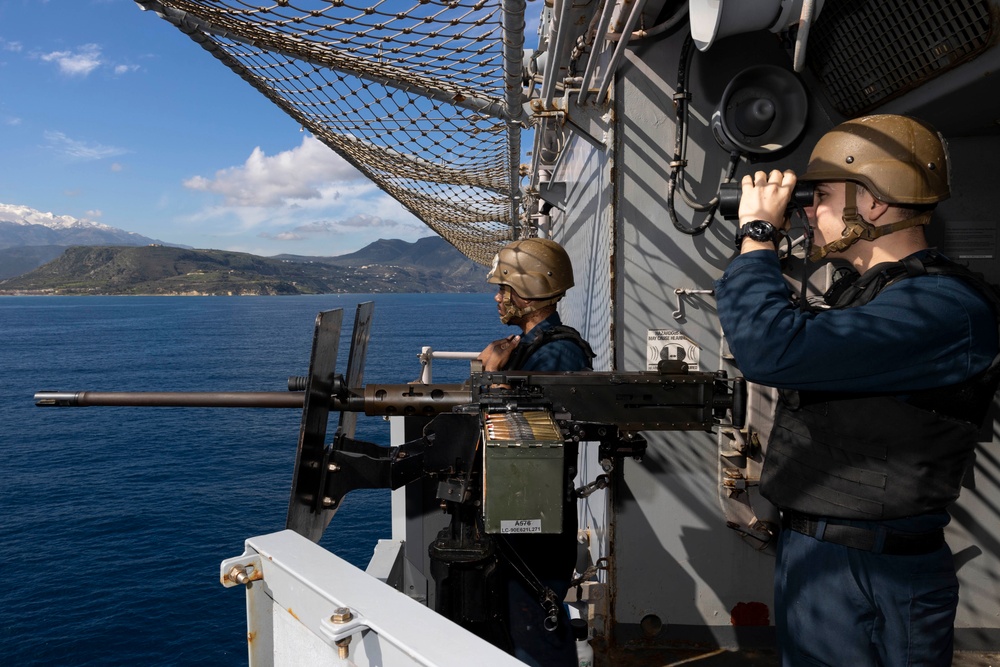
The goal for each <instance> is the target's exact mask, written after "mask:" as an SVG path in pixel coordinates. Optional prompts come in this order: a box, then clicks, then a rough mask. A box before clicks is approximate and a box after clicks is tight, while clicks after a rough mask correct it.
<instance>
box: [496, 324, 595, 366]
mask: <svg viewBox="0 0 1000 667" xmlns="http://www.w3.org/2000/svg"><path fill="white" fill-rule="evenodd" d="M556 340H571V341H573V342H574V343H576V344H577V345H578V346H579V347H580V349H581V350H583V355H584V357H586V359H587V368H588V369H590V370H593V363H592V360H593V359H594V357H595V356H597V355H595V354H594V351H593V350H592V349H591V348H590V344H589V343H588V342H587V341H585V340H584V339H583V336H581V335H580V332H579V331H577V330H576V329H574V328H573V327H568V326H566V325H565V324H557V325H556V326H554V327H551V328H549V329H546V330H545V331H543V332H542V334H541V335H540V336H538V337H537V338H535V340H533V341H531V343H529V344H527V345H518V346H517V347H516V348H514V352H512V353H511V355H510V358H509V359H508V360H507V363H506V364H505V365H504V367H503V370H505V371H506V370H512V371H519V370H521V368H522V367H523V366H524V363H525V362H526V361H527V360H528V357H530V356H531V355H532V354H534V353H535V350H537V349H538V348H540V347H541V346H542V345H545V344H547V343H550V342H552V341H556Z"/></svg>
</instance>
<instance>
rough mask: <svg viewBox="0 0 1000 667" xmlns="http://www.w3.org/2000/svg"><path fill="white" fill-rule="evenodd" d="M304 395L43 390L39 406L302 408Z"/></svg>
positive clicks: (286, 393)
mask: <svg viewBox="0 0 1000 667" xmlns="http://www.w3.org/2000/svg"><path fill="white" fill-rule="evenodd" d="M304 396H305V395H304V394H302V393H290V392H284V391H39V392H36V393H35V405H37V406H39V407H49V406H54V407H71V408H86V407H94V406H126V407H143V408H145V407H176V408H299V409H300V410H301V409H302V401H303V398H304Z"/></svg>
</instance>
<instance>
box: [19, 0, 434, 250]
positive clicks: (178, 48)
mask: <svg viewBox="0 0 1000 667" xmlns="http://www.w3.org/2000/svg"><path fill="white" fill-rule="evenodd" d="M0 203H3V204H13V205H23V206H29V207H31V208H34V209H38V210H40V211H43V212H50V213H53V214H55V215H70V216H73V217H76V218H81V219H85V220H90V221H93V222H99V223H102V224H106V225H110V226H112V227H118V228H120V229H124V230H127V231H130V232H137V233H139V234H143V235H145V236H149V237H151V238H155V239H160V240H162V241H165V242H167V243H177V244H184V245H189V246H193V247H196V248H218V249H226V250H237V251H242V252H251V253H255V254H259V255H265V256H269V255H276V254H280V253H292V254H299V255H340V254H344V253H348V252H353V251H354V250H357V249H358V248H361V247H363V246H365V245H367V244H368V243H370V242H372V241H374V240H376V239H379V238H399V239H404V240H407V241H415V240H416V239H418V238H420V237H423V236H430V235H431V234H432V232H431V231H430V229H428V228H427V227H426V226H425V225H423V224H422V223H421V222H420V221H418V220H417V219H416V218H415V217H413V216H412V215H411V214H410V213H408V212H406V211H405V210H404V209H403V208H402V207H401V206H400V205H399V204H398V203H396V202H395V200H393V199H392V198H390V197H388V196H387V195H385V194H383V193H382V192H381V191H380V190H378V189H377V188H376V187H375V186H374V185H372V184H371V183H370V182H369V181H368V180H367V179H364V178H363V177H362V176H361V175H360V174H359V173H358V172H357V171H356V170H355V169H354V168H353V167H351V166H350V165H348V164H347V163H346V162H344V161H343V160H341V159H340V158H339V157H338V156H337V155H336V154H335V153H333V151H330V150H329V149H327V148H325V147H324V146H322V145H321V144H319V143H318V142H316V141H315V140H314V139H312V138H311V137H310V136H309V134H308V133H303V132H300V128H299V126H298V125H297V124H296V123H295V122H294V121H293V120H292V119H291V118H289V117H288V116H286V115H285V114H284V113H282V112H281V111H280V110H279V109H278V108H277V107H275V106H273V105H272V104H271V103H270V102H268V101H267V100H266V99H265V98H264V97H263V96H262V95H260V94H259V93H257V92H256V91H255V90H254V89H253V88H251V87H250V86H249V85H248V84H247V83H245V82H244V81H242V80H241V79H240V78H239V77H237V76H236V75H234V74H233V73H232V72H231V71H230V70H229V69H227V68H226V67H224V66H223V65H221V64H220V63H218V62H217V61H216V60H215V59H214V58H213V57H212V56H211V55H209V54H208V53H207V52H205V51H204V50H203V49H201V48H200V47H198V46H197V45H196V44H195V43H194V42H192V41H191V40H190V39H189V38H188V37H187V36H185V35H183V34H182V33H181V32H180V31H179V30H177V29H176V28H174V27H173V26H172V25H170V24H169V23H167V22H166V21H164V20H162V19H160V18H159V17H158V16H156V15H155V14H153V13H152V12H144V11H142V10H141V9H139V7H138V6H137V5H136V4H135V3H134V2H132V1H131V0H0Z"/></svg>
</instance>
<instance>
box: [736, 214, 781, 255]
mask: <svg viewBox="0 0 1000 667" xmlns="http://www.w3.org/2000/svg"><path fill="white" fill-rule="evenodd" d="M779 235H780V232H779V231H778V230H777V229H775V227H774V225H772V224H771V223H770V222H768V221H767V220H751V221H750V222H748V223H747V224H745V225H743V226H742V227H740V228H739V230H738V231H737V232H736V249H737V250H739V249H740V246H742V245H743V239H745V238H747V237H750V238H751V239H753V240H754V241H761V242H764V241H770V242H771V243H773V244H774V247H776V248H777V247H778V237H779Z"/></svg>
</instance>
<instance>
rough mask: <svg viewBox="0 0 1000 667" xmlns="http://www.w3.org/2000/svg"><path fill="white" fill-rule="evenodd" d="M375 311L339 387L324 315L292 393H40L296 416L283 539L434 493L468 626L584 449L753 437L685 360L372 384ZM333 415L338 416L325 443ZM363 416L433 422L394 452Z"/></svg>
mask: <svg viewBox="0 0 1000 667" xmlns="http://www.w3.org/2000/svg"><path fill="white" fill-rule="evenodd" d="M372 313H373V304H372V303H371V302H367V303H362V304H360V305H359V306H358V309H357V313H356V316H355V322H354V330H353V336H352V339H351V349H350V354H349V359H348V364H347V371H346V374H344V375H339V374H337V373H336V360H337V350H338V346H339V341H340V329H341V323H342V320H343V311H342V310H340V309H338V310H331V311H324V312H321V313H320V314H319V315H318V316H317V318H316V328H315V334H314V337H313V346H312V355H311V359H310V365H309V374H308V375H307V376H304V377H290V378H289V379H288V389H289V391H288V392H91V391H82V392H58V391H41V392H38V393H36V394H35V403H36V405H39V406H78V407H87V406H149V407H152V406H171V407H259V408H301V409H302V422H301V428H300V432H299V441H298V449H297V454H296V461H295V471H294V476H293V480H292V489H291V498H290V500H289V505H288V515H287V519H286V527H287V528H289V529H291V530H294V531H296V532H298V533H300V534H301V535H303V536H305V537H308V538H309V539H311V540H313V541H319V539H320V537H321V536H322V534H323V531H324V530H325V528H326V526H327V525H328V524H329V522H330V520H331V519H332V518H333V515H334V513H335V512H336V510H337V508H338V507H339V505H340V503H341V501H342V500H343V498H344V496H345V495H346V494H347V493H349V492H350V491H352V490H354V489H360V488H391V489H397V488H400V487H402V486H404V485H406V484H409V483H411V482H414V481H416V480H419V479H430V480H431V481H432V482H436V497H437V499H439V500H440V502H441V505H442V506H443V507H445V508H446V509H447V510H448V511H449V513H451V514H452V524H451V526H450V527H449V528H448V529H446V530H444V531H442V532H441V534H440V535H439V536H438V539H437V540H435V541H434V543H433V544H432V545H431V547H430V551H431V559H432V563H433V565H432V567H434V566H436V567H437V569H438V570H439V572H437V573H436V574H435V576H434V578H435V580H437V581H438V585H439V587H442V588H441V589H440V590H441V593H440V594H439V609H438V611H441V612H442V613H444V614H445V615H446V616H449V617H450V618H453V620H456V621H458V622H461V623H463V624H465V625H466V626H471V625H475V623H476V618H472V616H476V613H471V614H470V612H469V609H470V607H475V606H476V605H475V604H472V605H470V604H469V602H468V600H467V599H466V593H464V592H462V591H467V590H471V589H475V590H481V589H482V581H481V580H482V579H483V578H484V577H485V576H486V575H485V574H484V568H483V563H485V562H488V561H489V559H490V558H493V557H494V553H493V550H494V541H493V540H491V539H490V537H488V536H490V535H498V536H500V538H501V539H499V542H498V543H499V544H500V545H502V544H503V543H504V540H503V539H502V538H503V536H505V535H517V534H524V533H541V534H545V533H549V534H553V533H559V532H561V531H562V530H563V507H565V506H567V504H568V503H570V502H575V499H576V497H577V495H581V494H579V493H578V492H577V491H576V490H574V489H573V487H572V484H573V479H574V477H575V465H576V457H577V445H578V443H579V442H583V441H586V442H597V443H599V450H598V452H599V454H598V456H599V460H600V461H601V465H602V467H603V468H604V470H605V471H606V472H610V471H611V469H612V468H613V467H614V461H615V460H618V459H623V458H625V457H631V458H633V459H636V460H641V459H642V457H643V455H644V453H645V449H646V440H645V439H644V438H643V437H642V435H641V433H640V432H641V431H644V430H684V431H691V430H702V431H711V430H712V428H713V427H714V426H715V425H716V424H718V423H719V422H720V421H721V420H723V419H725V418H726V416H727V414H728V415H730V419H731V421H732V424H733V425H734V426H735V427H737V428H740V427H742V426H743V425H744V415H745V410H746V407H745V406H746V387H745V384H744V382H743V381H742V379H741V378H734V379H730V378H726V377H725V375H724V374H721V373H696V372H689V371H688V369H687V367H686V365H685V364H682V363H677V362H674V363H673V364H671V363H670V362H665V363H664V365H662V366H661V368H660V369H659V370H657V371H641V372H595V371H583V372H572V373H535V372H520V371H517V372H472V373H471V374H470V377H469V379H468V381H467V382H465V383H462V384H420V383H408V384H369V385H364V384H363V382H362V380H363V368H364V362H365V355H366V351H367V345H368V339H369V332H370V325H371V318H372ZM331 411H332V412H337V413H339V418H338V426H337V429H336V431H335V434H334V436H333V438H332V442H331V443H330V444H329V445H327V444H326V442H325V441H326V435H327V423H328V420H329V417H330V413H331ZM359 413H364V414H366V415H373V416H379V415H381V416H408V417H422V418H423V421H424V422H425V423H424V425H423V429H422V432H421V435H420V436H419V437H417V438H415V439H412V440H410V441H408V442H405V443H403V444H401V445H397V446H392V447H385V446H381V445H378V444H375V443H371V442H365V441H362V440H356V439H355V438H354V432H355V425H356V419H357V415H358V414H359ZM501 548H502V547H501ZM463 580H464V581H463ZM445 581H450V582H452V583H450V584H449V585H447V586H443V584H442V582H445ZM456 581H458V583H455V582H456ZM448 591H451V593H448ZM455 591H458V592H457V593H455ZM540 595H541V596H542V597H543V598H544V600H542V604H543V605H544V604H547V603H546V601H545V600H548V603H551V600H550V599H549V598H550V597H551V596H547V594H546V593H545V591H540ZM442 600H444V602H441V601H442ZM449 600H450V601H449ZM442 606H443V607H444V608H441V607H442ZM550 606H551V605H550ZM480 616H482V615H481V614H480ZM553 618H554V616H553ZM479 620H480V621H482V620H484V618H480V619H479Z"/></svg>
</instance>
